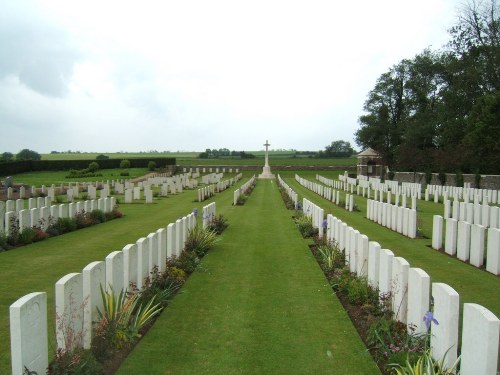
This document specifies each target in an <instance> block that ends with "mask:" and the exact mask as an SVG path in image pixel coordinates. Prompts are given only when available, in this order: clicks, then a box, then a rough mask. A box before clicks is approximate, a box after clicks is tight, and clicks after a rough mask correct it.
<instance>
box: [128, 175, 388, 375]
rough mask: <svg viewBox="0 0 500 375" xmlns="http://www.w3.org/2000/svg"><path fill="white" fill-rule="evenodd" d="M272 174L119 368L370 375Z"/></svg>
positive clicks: (230, 212) (235, 211) (367, 360)
mask: <svg viewBox="0 0 500 375" xmlns="http://www.w3.org/2000/svg"><path fill="white" fill-rule="evenodd" d="M291 214H292V213H291V211H287V210H286V209H285V208H284V205H283V202H282V200H281V197H280V195H279V192H278V189H277V187H276V184H275V182H274V181H259V182H258V185H257V187H256V189H255V190H254V192H253V193H252V195H251V197H250V198H249V199H248V201H247V203H246V204H245V206H243V207H241V206H237V207H229V208H227V210H226V212H225V215H226V216H227V217H228V219H229V223H230V226H229V228H228V229H227V230H226V231H225V232H224V234H223V236H222V240H221V242H220V243H219V244H218V245H217V247H216V248H215V249H214V250H213V251H212V252H210V253H209V254H207V256H206V257H205V258H204V259H203V262H202V263H201V268H200V269H198V270H197V271H196V272H194V273H193V275H191V277H190V278H189V280H188V281H187V283H186V284H185V285H184V287H183V289H182V290H181V292H180V294H179V295H177V296H176V297H175V299H174V300H173V302H172V303H171V304H170V306H169V307H168V308H167V309H166V310H165V311H164V312H163V314H162V315H161V317H160V318H159V319H158V321H157V322H156V323H155V325H154V326H153V328H152V329H151V330H150V331H149V332H148V334H147V335H146V336H145V337H144V339H143V340H142V341H141V342H140V343H139V345H138V346H137V347H136V348H135V349H134V350H133V352H132V353H131V354H130V355H129V357H128V358H127V360H126V361H125V362H124V364H123V365H122V366H121V368H120V370H119V374H141V373H147V374H193V373H196V374H376V373H379V371H378V368H377V367H376V365H375V363H374V362H373V361H372V359H371V357H370V356H369V354H368V353H367V351H366V348H365V347H364V345H363V343H362V341H361V339H360V338H359V336H358V334H357V332H356V331H355V329H354V327H353V326H352V323H351V322H350V320H349V318H348V316H347V314H346V312H345V311H344V309H343V308H342V305H341V304H340V302H339V301H338V300H337V299H336V298H335V297H334V296H332V291H331V288H330V286H329V285H328V283H327V281H326V279H325V278H324V276H323V274H322V272H321V270H320V268H319V267H318V265H317V263H316V261H315V260H314V258H313V256H312V255H311V253H310V251H309V249H308V246H307V243H308V242H307V241H305V240H303V239H302V238H301V237H300V234H299V233H298V231H297V229H296V228H295V225H294V224H293V222H292V220H291V219H290V217H291Z"/></svg>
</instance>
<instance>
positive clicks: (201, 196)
mask: <svg viewBox="0 0 500 375" xmlns="http://www.w3.org/2000/svg"><path fill="white" fill-rule="evenodd" d="M242 176H243V175H242V174H241V173H239V174H237V175H236V176H234V177H231V178H230V179H228V180H224V181H219V182H217V183H216V184H215V185H208V186H204V187H202V188H200V189H198V202H203V201H205V200H207V199H209V198H211V197H213V196H214V195H215V193H222V192H223V191H224V190H226V189H228V188H229V187H230V186H233V185H234V184H235V183H236V182H238V181H239V180H240V179H241V177H242Z"/></svg>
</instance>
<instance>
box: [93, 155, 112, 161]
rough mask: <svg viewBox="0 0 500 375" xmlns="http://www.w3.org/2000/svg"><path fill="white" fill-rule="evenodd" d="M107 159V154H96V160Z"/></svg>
mask: <svg viewBox="0 0 500 375" xmlns="http://www.w3.org/2000/svg"><path fill="white" fill-rule="evenodd" d="M108 159H109V156H107V155H103V154H101V155H97V156H96V160H108Z"/></svg>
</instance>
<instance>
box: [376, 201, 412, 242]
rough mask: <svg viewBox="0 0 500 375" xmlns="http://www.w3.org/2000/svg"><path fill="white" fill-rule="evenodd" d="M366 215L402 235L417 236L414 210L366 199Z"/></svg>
mask: <svg viewBox="0 0 500 375" xmlns="http://www.w3.org/2000/svg"><path fill="white" fill-rule="evenodd" d="M366 217H367V218H368V219H369V220H372V221H374V222H376V223H378V224H380V225H382V226H384V227H386V228H389V229H392V230H393V231H396V232H398V233H400V234H402V235H403V236H406V237H409V238H416V237H417V211H416V210H411V209H409V208H405V207H402V206H396V205H393V204H390V203H383V202H379V201H375V200H372V199H368V200H367V206H366Z"/></svg>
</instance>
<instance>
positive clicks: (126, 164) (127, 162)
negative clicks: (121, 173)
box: [120, 159, 130, 169]
mask: <svg viewBox="0 0 500 375" xmlns="http://www.w3.org/2000/svg"><path fill="white" fill-rule="evenodd" d="M128 168H130V160H127V159H124V160H122V161H121V162H120V169H128Z"/></svg>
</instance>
